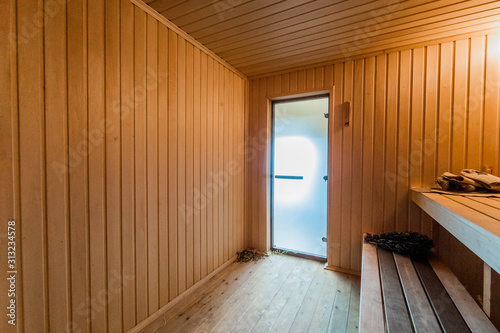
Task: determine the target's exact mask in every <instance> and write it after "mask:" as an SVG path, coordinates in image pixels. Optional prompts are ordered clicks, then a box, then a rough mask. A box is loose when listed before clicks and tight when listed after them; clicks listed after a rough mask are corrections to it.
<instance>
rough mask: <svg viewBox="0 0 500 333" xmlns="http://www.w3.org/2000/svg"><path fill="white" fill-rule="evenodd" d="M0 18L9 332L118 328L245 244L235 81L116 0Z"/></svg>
mask: <svg viewBox="0 0 500 333" xmlns="http://www.w3.org/2000/svg"><path fill="white" fill-rule="evenodd" d="M1 16H2V18H5V20H4V21H2V23H1V24H0V27H1V29H2V33H3V32H6V33H5V34H3V35H2V36H6V37H7V38H11V39H10V40H9V41H8V43H9V44H7V43H6V44H5V45H9V47H7V48H6V49H5V50H2V52H3V55H4V57H3V58H2V60H1V62H0V69H1V71H2V78H1V80H0V85H1V88H2V94H3V95H2V96H3V97H4V98H3V105H5V108H2V114H1V119H2V122H1V125H2V130H5V131H3V132H2V133H5V140H4V136H2V150H1V155H2V159H1V160H2V176H5V177H4V178H5V181H4V184H5V191H3V190H2V192H1V193H2V194H1V195H2V200H1V203H2V216H3V217H4V220H6V221H8V220H12V219H15V220H16V222H17V223H18V230H17V245H18V251H17V258H18V260H19V267H18V270H19V275H18V281H17V286H18V293H17V310H18V312H17V315H18V317H17V320H18V322H17V325H16V328H17V331H18V332H24V331H29V332H49V331H50V332H52V331H57V332H69V331H72V332H77V331H78V332H90V331H92V332H126V331H129V330H131V329H133V328H134V327H135V326H136V325H137V324H139V323H140V322H142V321H143V320H145V319H147V318H148V317H149V316H150V315H152V314H153V313H155V312H156V311H157V310H159V309H160V308H161V307H163V306H165V305H167V304H168V303H169V302H170V301H171V300H173V299H174V298H175V297H177V296H179V294H181V293H182V292H184V291H185V290H186V289H188V288H189V287H191V286H193V285H194V284H195V283H196V282H198V281H200V280H202V279H203V278H205V277H206V276H207V275H208V274H209V273H210V272H212V271H214V270H215V269H217V268H219V267H220V266H221V265H223V264H225V263H226V262H227V260H228V259H230V258H232V257H233V256H234V255H235V252H236V251H241V250H242V249H243V247H244V246H245V243H246V242H245V239H244V236H245V234H244V233H243V230H244V218H245V217H244V205H243V203H244V200H245V198H244V197H243V195H244V192H243V182H244V175H245V174H244V172H243V169H244V160H243V159H244V155H243V154H238V152H239V151H238V150H237V144H238V143H239V142H241V141H242V140H243V138H244V128H245V124H244V121H245V117H244V112H245V111H246V110H245V109H246V106H245V103H246V101H247V99H246V94H247V92H246V90H245V89H246V82H247V81H246V78H244V77H243V76H242V75H241V74H239V73H238V72H237V71H236V70H234V69H232V68H231V67H230V66H229V65H227V64H226V63H224V62H222V61H221V60H220V59H219V58H217V57H216V56H215V55H213V54H212V53H210V52H209V51H208V50H206V49H203V48H200V46H199V45H198V44H196V43H193V42H192V41H187V40H186V39H185V37H183V36H182V35H179V33H177V32H175V31H176V30H175V28H172V29H169V27H168V24H167V23H165V22H158V20H157V19H156V18H155V16H154V15H150V14H148V13H146V12H145V11H144V9H142V8H139V7H137V6H135V5H133V4H132V3H131V2H130V1H129V0H111V1H102V0H88V1H76V2H75V1H70V2H67V3H66V2H64V3H63V2H60V1H59V2H54V1H48V0H34V1H17V2H16V1H14V2H12V3H10V4H9V5H8V6H6V8H5V11H4V12H2V14H1ZM41 20H43V21H41ZM16 30H17V31H20V32H21V34H20V35H19V37H20V38H18V39H17V41H16V39H15V38H14V37H15V34H14V35H12V34H10V33H11V32H13V31H16ZM15 50H17V52H15ZM17 101H18V104H17ZM18 131H19V132H18ZM2 135H3V134H2ZM17 140H19V141H17ZM229 162H234V163H235V164H238V163H239V166H240V167H241V172H236V173H234V174H230V172H231V168H230V165H231V164H230V163H229ZM4 166H5V168H4ZM17 175H19V178H17V177H18V176H17ZM229 175H230V176H229ZM16 198H19V199H16ZM4 208H5V209H4ZM4 211H5V213H4ZM18 212H19V213H18ZM5 214H8V216H7V215H5ZM21 239H23V242H22V243H21ZM22 253H24V254H26V255H24V256H21V254H22ZM4 298H5V297H4V296H2V299H4ZM4 322H5V321H4ZM9 326H10V325H9ZM1 327H2V329H3V328H4V325H3V324H1ZM3 331H6V332H7V331H8V330H7V329H4V330H2V332H3ZM14 331H15V330H14Z"/></svg>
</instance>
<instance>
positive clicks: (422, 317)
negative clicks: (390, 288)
mask: <svg viewBox="0 0 500 333" xmlns="http://www.w3.org/2000/svg"><path fill="white" fill-rule="evenodd" d="M394 261H395V262H396V267H397V269H398V273H399V277H400V279H401V285H402V287H403V292H404V295H405V298H406V303H407V304H408V309H409V310H410V316H411V319H412V322H413V328H414V329H415V332H417V333H419V332H440V331H441V327H440V325H439V322H438V320H437V318H436V315H435V314H434V311H433V310H432V306H431V304H430V303H429V300H428V299H427V295H426V294H425V291H424V290H423V289H422V284H421V282H420V279H419V277H418V274H417V272H416V271H415V267H413V263H412V261H411V259H410V258H409V257H407V256H403V255H400V254H397V253H394Z"/></svg>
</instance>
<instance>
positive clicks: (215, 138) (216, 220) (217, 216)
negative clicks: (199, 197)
mask: <svg viewBox="0 0 500 333" xmlns="http://www.w3.org/2000/svg"><path fill="white" fill-rule="evenodd" d="M213 67H214V73H213V80H212V83H211V84H212V85H213V88H214V89H213V94H212V96H213V104H212V111H213V113H212V126H213V129H212V131H213V132H212V133H213V135H212V149H213V151H212V154H213V155H212V174H211V177H212V179H211V186H210V192H211V193H212V212H213V219H212V221H213V229H212V231H213V244H212V245H213V258H214V268H215V267H218V266H219V265H220V264H222V262H221V261H220V257H219V254H220V251H219V244H222V243H221V242H222V240H221V239H220V237H219V235H220V234H219V225H220V221H221V219H222V217H221V213H222V211H221V210H219V196H218V191H217V190H218V189H217V185H216V184H217V182H216V175H217V172H218V170H219V68H220V66H219V64H218V63H217V62H214V63H213Z"/></svg>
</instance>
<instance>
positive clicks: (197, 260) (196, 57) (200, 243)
mask: <svg viewBox="0 0 500 333" xmlns="http://www.w3.org/2000/svg"><path fill="white" fill-rule="evenodd" d="M193 52H194V54H193V61H194V65H193V66H194V69H193V73H194V74H193V75H194V76H193V81H194V82H193V102H194V106H193V112H194V113H193V122H194V124H193V125H194V126H193V136H194V141H193V149H194V150H193V156H194V161H193V162H194V165H193V177H194V184H193V189H194V192H193V211H194V213H193V214H194V262H193V265H194V283H196V282H198V281H199V280H200V278H201V260H202V259H201V249H202V248H203V250H204V251H206V243H205V242H204V241H206V238H205V237H204V236H205V234H206V229H205V230H203V232H202V230H201V223H200V222H201V215H204V214H205V211H204V210H203V211H202V210H201V203H200V202H199V194H198V193H199V192H200V188H201V182H200V177H201V164H200V163H201V151H200V150H201V140H200V138H201V135H202V133H201V126H200V121H201V119H200V118H201V117H202V116H201V114H200V111H201V104H200V102H201V99H202V96H201V85H200V84H201V78H200V76H201V73H203V71H202V69H201V67H200V66H201V59H200V50H199V49H197V48H194V50H193ZM188 188H189V187H188ZM204 227H205V225H204ZM205 260H206V259H205Z"/></svg>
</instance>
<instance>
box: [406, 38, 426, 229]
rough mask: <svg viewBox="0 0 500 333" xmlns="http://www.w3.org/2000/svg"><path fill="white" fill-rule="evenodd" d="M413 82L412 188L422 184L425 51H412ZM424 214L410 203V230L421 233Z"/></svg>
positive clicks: (410, 171)
mask: <svg viewBox="0 0 500 333" xmlns="http://www.w3.org/2000/svg"><path fill="white" fill-rule="evenodd" d="M412 53H413V64H412V81H411V95H412V99H411V134H410V157H409V158H410V170H409V171H408V172H409V178H410V187H416V186H420V184H422V175H423V171H422V162H423V158H424V157H423V154H424V152H423V149H422V143H423V140H422V139H423V132H424V125H423V119H424V112H423V110H424V98H425V76H424V75H423V73H424V66H425V49H424V48H422V47H421V48H417V49H414V50H412ZM421 220H422V212H421V209H420V207H418V206H417V205H416V204H414V203H413V202H412V203H410V216H409V226H408V230H415V231H417V232H421Z"/></svg>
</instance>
